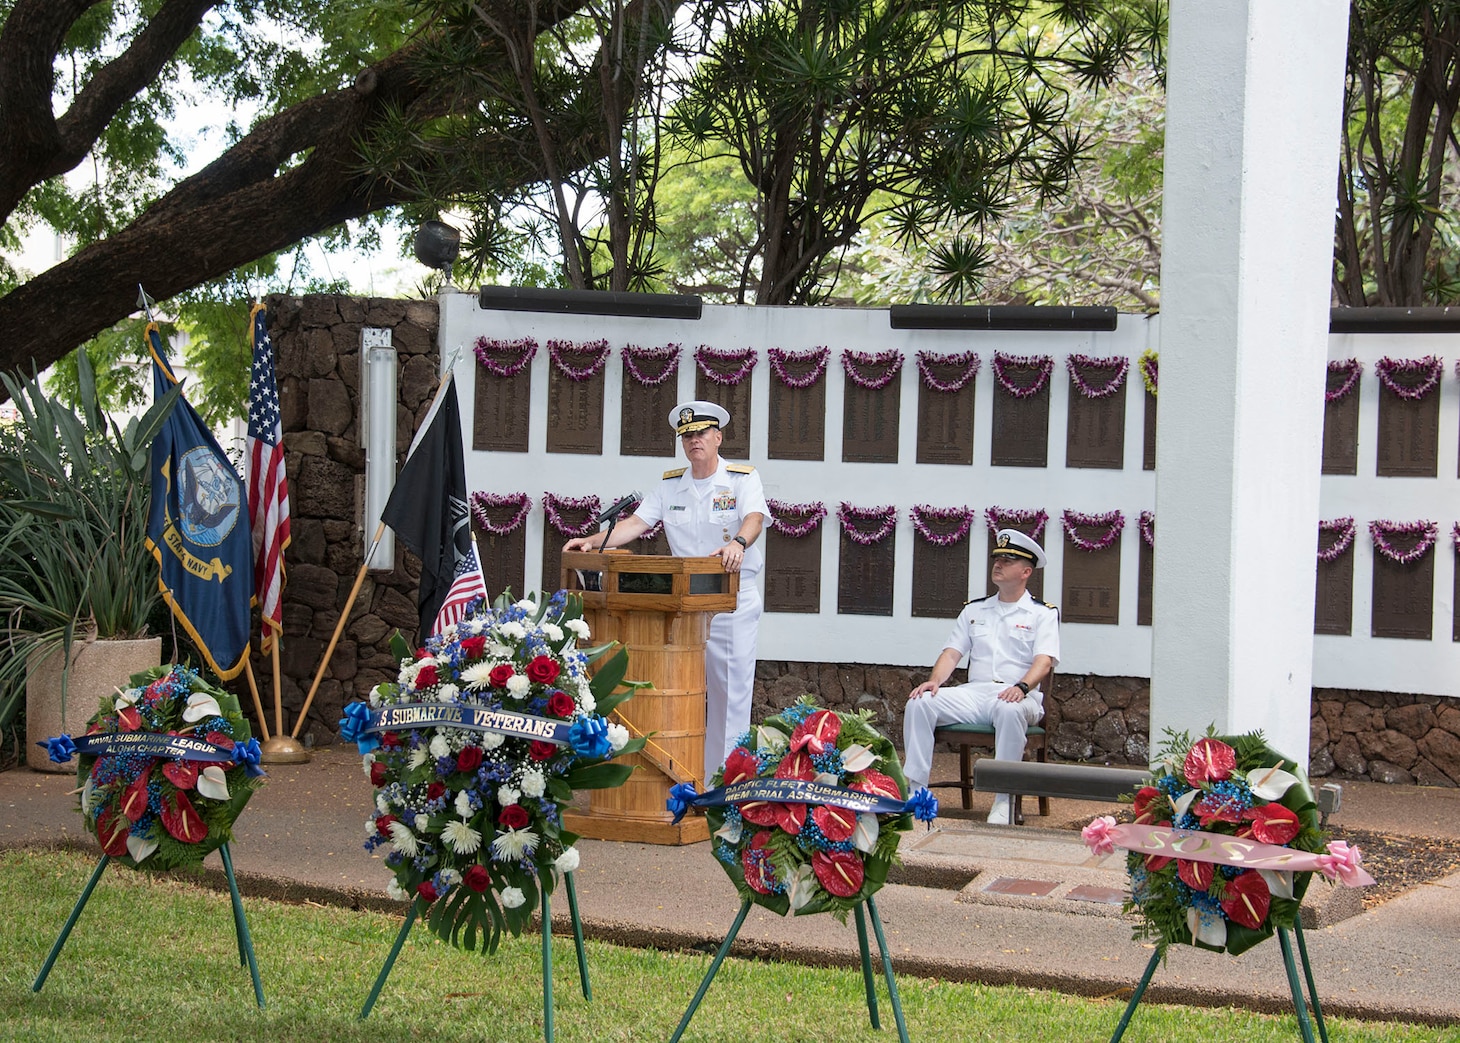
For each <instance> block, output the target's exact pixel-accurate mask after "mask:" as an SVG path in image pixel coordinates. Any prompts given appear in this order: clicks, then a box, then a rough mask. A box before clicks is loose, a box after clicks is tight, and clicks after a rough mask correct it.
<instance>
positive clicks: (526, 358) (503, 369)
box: [472, 337, 537, 379]
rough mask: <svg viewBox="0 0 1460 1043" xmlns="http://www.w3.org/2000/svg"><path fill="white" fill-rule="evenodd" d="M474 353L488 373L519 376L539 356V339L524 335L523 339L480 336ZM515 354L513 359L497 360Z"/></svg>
mask: <svg viewBox="0 0 1460 1043" xmlns="http://www.w3.org/2000/svg"><path fill="white" fill-rule="evenodd" d="M472 354H474V355H476V357H477V361H478V362H480V363H481V364H482V367H483V368H484V369H486V371H487V372H488V373H491V374H493V375H495V376H498V377H502V378H504V379H505V378H507V377H515V376H517V374H519V373H521V372H522V371H523V370H524V369H526V368H527V367H528V366H530V365H532V360H533V359H534V358H536V357H537V341H536V340H534V339H533V338H531V337H523V338H522V339H521V340H491V339H489V338H487V337H478V338H477V341H476V345H475V346H474V347H473V348H472ZM513 355H515V356H516V358H515V359H514V360H513V361H510V362H506V361H504V362H499V361H497V359H498V358H499V357H504V356H513Z"/></svg>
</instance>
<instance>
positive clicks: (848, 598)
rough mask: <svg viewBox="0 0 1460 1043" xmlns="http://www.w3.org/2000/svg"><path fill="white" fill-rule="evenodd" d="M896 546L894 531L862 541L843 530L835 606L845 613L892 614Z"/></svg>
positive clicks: (860, 614) (852, 614)
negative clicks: (877, 538) (884, 536)
mask: <svg viewBox="0 0 1460 1043" xmlns="http://www.w3.org/2000/svg"><path fill="white" fill-rule="evenodd" d="M896 550H897V536H896V534H893V535H891V536H888V537H886V538H885V539H882V540H879V541H878V542H876V543H870V544H861V543H857V542H855V541H854V540H852V538H851V537H849V536H848V535H847V534H846V533H845V532H843V533H842V534H841V547H840V559H841V562H840V568H839V569H838V570H837V590H836V610H837V612H838V613H840V614H841V615H844V616H890V615H892V566H893V560H894V557H895V553H896Z"/></svg>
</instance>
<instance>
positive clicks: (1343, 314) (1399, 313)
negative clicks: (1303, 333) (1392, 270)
mask: <svg viewBox="0 0 1460 1043" xmlns="http://www.w3.org/2000/svg"><path fill="white" fill-rule="evenodd" d="M1328 332H1329V333H1460V308H1330V309H1328Z"/></svg>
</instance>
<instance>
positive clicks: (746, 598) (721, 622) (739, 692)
mask: <svg viewBox="0 0 1460 1043" xmlns="http://www.w3.org/2000/svg"><path fill="white" fill-rule="evenodd" d="M757 579H758V577H756V576H741V577H740V596H739V598H738V599H737V600H736V603H735V611H734V612H717V613H716V614H715V615H714V616H713V617H712V618H711V619H710V637H709V640H708V641H707V642H706V643H705V780H706V782H707V783H708V780H709V778H710V776H712V775H714V774H715V772H716V771H717V770H719V768H720V765H722V764H724V763H725V757H726V755H728V754H729V752H730V751H731V750H732V749H734V748H735V747H734V745H733V744H734V742H735V740H736V739H737V738H738V737H739V736H740V734H741V733H742V732H745V731H748V730H749V729H750V698H751V694H752V692H753V691H754V688H755V638H756V631H757V630H758V629H759V627H760V611H761V600H760V587H759V585H758V584H757V582H756V580H757Z"/></svg>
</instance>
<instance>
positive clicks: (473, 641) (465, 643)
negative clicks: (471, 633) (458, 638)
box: [461, 634, 487, 659]
mask: <svg viewBox="0 0 1460 1043" xmlns="http://www.w3.org/2000/svg"><path fill="white" fill-rule="evenodd" d="M486 650H487V639H486V638H484V637H482V635H480V634H478V635H477V636H476V637H468V638H463V639H462V642H461V651H462V654H463V655H465V656H466V658H468V659H480V658H481V657H482V653H483V652H485V651H486Z"/></svg>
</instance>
